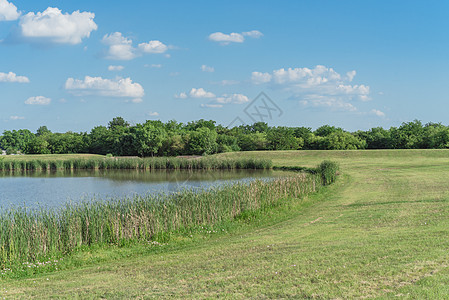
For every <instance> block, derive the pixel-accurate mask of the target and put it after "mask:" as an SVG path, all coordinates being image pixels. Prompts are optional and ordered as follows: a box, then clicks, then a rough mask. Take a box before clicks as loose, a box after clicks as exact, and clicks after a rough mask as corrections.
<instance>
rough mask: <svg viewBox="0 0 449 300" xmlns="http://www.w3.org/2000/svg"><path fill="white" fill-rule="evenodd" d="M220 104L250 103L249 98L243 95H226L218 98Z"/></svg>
mask: <svg viewBox="0 0 449 300" xmlns="http://www.w3.org/2000/svg"><path fill="white" fill-rule="evenodd" d="M217 102H218V103H234V104H243V103H247V102H249V99H248V97H247V96H245V95H243V94H231V95H228V94H224V95H223V96H221V97H217Z"/></svg>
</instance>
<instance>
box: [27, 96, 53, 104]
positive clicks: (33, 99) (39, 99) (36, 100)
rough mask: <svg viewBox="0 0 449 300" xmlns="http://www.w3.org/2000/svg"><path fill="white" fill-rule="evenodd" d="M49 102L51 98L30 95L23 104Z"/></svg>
mask: <svg viewBox="0 0 449 300" xmlns="http://www.w3.org/2000/svg"><path fill="white" fill-rule="evenodd" d="M50 103H51V99H50V98H46V97H44V96H36V97H30V98H28V99H27V100H26V101H25V104H29V105H49V104H50Z"/></svg>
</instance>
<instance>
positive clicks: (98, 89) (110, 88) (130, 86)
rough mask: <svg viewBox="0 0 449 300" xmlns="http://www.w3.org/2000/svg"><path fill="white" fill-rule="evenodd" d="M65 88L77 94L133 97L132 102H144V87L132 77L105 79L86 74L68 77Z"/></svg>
mask: <svg viewBox="0 0 449 300" xmlns="http://www.w3.org/2000/svg"><path fill="white" fill-rule="evenodd" d="M65 89H66V90H68V91H69V92H71V93H72V94H74V95H75V96H89V95H90V96H92V95H94V96H104V97H118V98H132V100H131V101H132V102H134V103H138V102H142V97H143V96H144V94H145V93H144V89H143V87H142V86H141V85H140V84H138V83H133V81H132V80H131V78H116V79H103V78H101V77H90V76H85V77H84V79H82V80H80V79H73V78H68V79H67V81H66V83H65Z"/></svg>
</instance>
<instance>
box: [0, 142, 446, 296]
mask: <svg viewBox="0 0 449 300" xmlns="http://www.w3.org/2000/svg"><path fill="white" fill-rule="evenodd" d="M235 155H238V156H246V157H252V156H257V157H262V158H271V159H272V160H273V163H274V165H277V166H315V165H317V164H318V163H319V162H321V161H322V160H323V159H330V160H335V161H338V162H339V163H340V165H341V170H342V172H343V174H344V175H343V176H341V177H340V179H339V180H338V182H337V183H336V184H335V185H332V186H330V187H328V188H326V189H324V190H323V191H322V192H321V193H319V194H317V195H315V196H313V197H311V198H309V199H305V200H301V201H294V202H292V203H291V204H290V205H288V206H284V207H281V208H278V209H277V210H273V211H270V212H269V213H268V215H267V216H264V217H259V218H257V219H256V221H255V222H249V225H245V222H244V221H245V220H244V221H242V226H240V227H238V228H237V229H235V230H231V233H230V234H217V235H216V236H212V237H210V238H204V239H202V238H201V236H200V237H199V238H198V239H193V242H189V241H187V242H184V243H181V242H180V243H178V244H176V243H175V244H176V245H175V246H170V245H168V246H166V248H165V249H163V247H160V248H161V249H162V250H145V249H141V250H139V251H141V252H142V254H138V251H136V252H134V254H130V255H131V256H130V257H128V258H120V255H117V256H114V253H112V254H111V253H106V250H104V252H101V251H99V252H98V253H97V254H95V253H84V254H80V255H82V256H85V257H86V260H88V257H89V256H91V255H92V256H95V255H97V256H99V255H101V253H103V255H105V256H107V258H106V260H105V261H104V262H97V263H94V264H89V265H84V266H82V267H79V268H73V269H69V270H63V271H58V272H54V273H50V274H44V275H40V276H35V277H33V278H27V279H19V280H14V281H12V280H3V282H1V281H0V296H1V297H8V296H10V297H24V298H29V297H38V298H42V297H50V296H53V297H74V298H76V297H87V298H90V297H92V298H98V297H105V298H121V297H129V298H135V297H144V298H147V297H150V298H151V297H157V298H163V297H166V298H168V297H173V296H175V297H186V298H208V297H216V296H221V297H225V296H227V297H231V298H248V297H254V298H281V297H282V298H288V297H295V298H314V297H316V298H354V297H378V298H390V297H395V296H402V297H408V298H448V297H449V284H448V283H449V254H448V251H447V250H448V248H449V239H448V238H447V237H448V234H449V218H448V217H447V216H448V215H449V188H448V186H449V185H448V183H449V179H448V178H449V151H445V150H427V151H426V150H410V151H408V150H385V151H285V152H284V151H281V152H249V153H231V154H226V155H225V156H230V157H233V156H235ZM109 251H111V252H113V250H109ZM123 251H125V250H123ZM130 251H132V250H130ZM112 257H117V259H115V260H113V259H112Z"/></svg>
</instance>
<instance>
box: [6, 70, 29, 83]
mask: <svg viewBox="0 0 449 300" xmlns="http://www.w3.org/2000/svg"><path fill="white" fill-rule="evenodd" d="M0 82H19V83H28V82H30V80H29V79H28V77H25V76H17V75H16V73H13V72H9V73H2V72H0Z"/></svg>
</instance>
